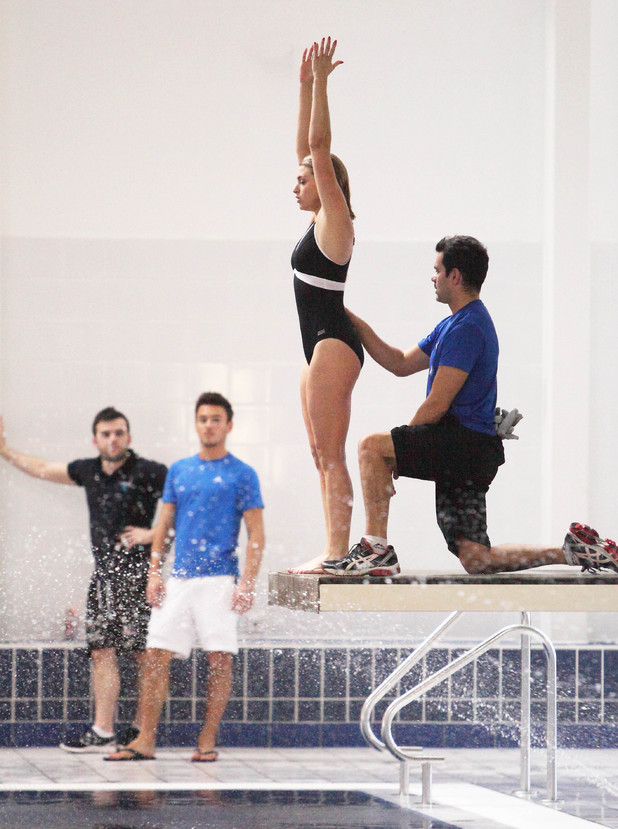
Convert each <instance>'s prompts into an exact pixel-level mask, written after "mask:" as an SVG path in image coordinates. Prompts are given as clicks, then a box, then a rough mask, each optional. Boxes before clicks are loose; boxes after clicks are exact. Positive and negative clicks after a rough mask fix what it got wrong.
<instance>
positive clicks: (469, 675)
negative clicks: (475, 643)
mask: <svg viewBox="0 0 618 829" xmlns="http://www.w3.org/2000/svg"><path fill="white" fill-rule="evenodd" d="M463 653H464V651H463V650H452V651H451V654H450V658H451V660H453V659H456V658H457V657H458V656H461V655H462V654H463ZM451 696H452V697H458V698H461V699H470V698H471V697H473V696H474V663H472V662H471V663H470V664H469V665H464V667H463V668H460V670H458V671H457V673H455V674H453V676H452V677H451Z"/></svg>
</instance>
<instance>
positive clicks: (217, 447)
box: [105, 392, 264, 763]
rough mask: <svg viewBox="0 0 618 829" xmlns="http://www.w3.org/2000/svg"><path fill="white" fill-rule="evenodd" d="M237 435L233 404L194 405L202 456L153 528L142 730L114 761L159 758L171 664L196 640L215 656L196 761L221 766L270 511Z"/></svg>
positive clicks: (202, 400) (184, 465)
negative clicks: (219, 739) (165, 568)
mask: <svg viewBox="0 0 618 829" xmlns="http://www.w3.org/2000/svg"><path fill="white" fill-rule="evenodd" d="M232 426H233V411H232V407H231V405H230V403H229V402H228V401H227V400H226V398H225V397H223V395H221V394H219V393H218V392H205V393H204V394H202V395H201V396H200V397H199V398H198V400H197V403H196V406H195V428H196V431H197V435H198V438H199V441H200V451H199V452H198V454H197V455H193V456H192V457H190V458H184V459H183V460H180V461H177V462H176V463H174V464H172V466H171V467H170V469H169V472H168V474H167V478H166V481H165V487H164V490H163V496H162V508H161V518H160V520H159V522H158V523H157V526H156V527H155V535H154V539H153V542H152V552H151V557H150V573H149V576H148V585H147V588H146V595H147V598H148V601H149V602H150V604H151V605H152V606H153V610H152V616H151V618H150V623H149V626H148V639H147V649H146V671H145V676H144V682H143V686H142V697H143V698H142V711H143V716H142V728H141V730H140V732H139V734H138V736H137V737H136V738H135V739H134V740H133V741H132V742H130V743H129V744H128V745H127V746H126V747H125V748H123V749H121V750H120V751H117V752H115V753H114V754H112V755H110V756H109V757H106V758H105V759H107V760H119V761H122V760H148V759H152V758H153V757H154V752H155V745H156V731H157V725H158V722H159V717H160V715H161V710H162V708H163V705H164V703H165V699H166V697H167V692H168V685H169V668H170V661H171V659H172V657H173V656H174V654H177V655H180V656H182V657H184V658H187V657H188V656H189V655H190V653H191V649H192V647H193V645H194V644H195V641H196V640H197V641H198V642H199V644H200V645H201V647H202V648H204V650H206V651H208V664H209V675H208V688H207V696H206V714H205V721H204V726H203V728H202V730H201V732H200V735H199V738H198V742H197V748H196V749H195V751H194V753H193V757H192V761H193V762H201V763H209V762H213V761H215V760H216V759H217V752H216V751H215V738H216V736H217V730H218V728H219V723H220V721H221V717H222V716H223V712H224V711H225V707H226V705H227V702H228V699H229V696H230V691H231V686H232V657H233V655H234V654H235V653H237V652H238V640H237V620H238V615H239V614H242V613H245V611H247V610H249V608H250V607H251V605H252V604H253V599H254V596H255V581H256V578H257V574H258V569H259V566H260V562H261V560H262V551H263V549H264V527H263V520H262V511H263V508H264V504H263V503H262V496H261V494H260V485H259V482H258V478H257V475H256V473H255V471H254V470H253V469H252V468H251V467H250V466H248V465H247V464H246V463H243V462H242V461H240V460H238V458H235V457H234V456H233V455H231V454H230V453H229V452H228V451H227V449H226V440H227V436H228V434H229V433H230V432H231V430H232ZM241 520H242V521H244V523H245V526H246V529H247V535H248V539H247V547H246V553H245V563H244V567H243V572H242V575H240V573H239V568H238V556H237V554H236V547H237V544H238V534H239V531H240V524H241ZM172 535H173V536H174V540H175V555H174V567H173V569H172V573H171V576H170V578H169V579H168V581H167V582H166V583H165V584H164V582H163V579H162V577H161V563H162V560H163V557H164V553H165V551H166V549H167V547H168V546H169V544H170V539H171V537H172Z"/></svg>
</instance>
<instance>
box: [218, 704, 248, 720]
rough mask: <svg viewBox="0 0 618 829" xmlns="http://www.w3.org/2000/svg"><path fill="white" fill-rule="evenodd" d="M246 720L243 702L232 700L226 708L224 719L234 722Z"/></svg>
mask: <svg viewBox="0 0 618 829" xmlns="http://www.w3.org/2000/svg"><path fill="white" fill-rule="evenodd" d="M244 718H245V712H244V705H243V701H242V700H240V699H232V700H230V701H229V702H228V704H227V706H226V708H225V714H224V715H223V719H224V720H227V721H228V722H229V721H232V722H242V721H243V720H244Z"/></svg>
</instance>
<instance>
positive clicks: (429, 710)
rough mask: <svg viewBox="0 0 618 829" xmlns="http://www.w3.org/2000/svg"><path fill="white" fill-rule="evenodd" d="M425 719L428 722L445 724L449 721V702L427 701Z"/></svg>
mask: <svg viewBox="0 0 618 829" xmlns="http://www.w3.org/2000/svg"><path fill="white" fill-rule="evenodd" d="M425 719H426V721H427V722H445V721H446V720H448V702H447V701H446V700H436V699H433V700H431V699H428V700H425Z"/></svg>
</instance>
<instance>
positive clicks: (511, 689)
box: [502, 649, 521, 698]
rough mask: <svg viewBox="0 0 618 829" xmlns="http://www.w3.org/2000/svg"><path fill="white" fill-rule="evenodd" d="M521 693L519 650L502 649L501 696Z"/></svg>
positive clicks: (515, 695)
mask: <svg viewBox="0 0 618 829" xmlns="http://www.w3.org/2000/svg"><path fill="white" fill-rule="evenodd" d="M520 694H521V652H520V651H518V650H517V651H516V650H510V649H509V650H503V651H502V696H503V697H506V698H514V697H519V696H520Z"/></svg>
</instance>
